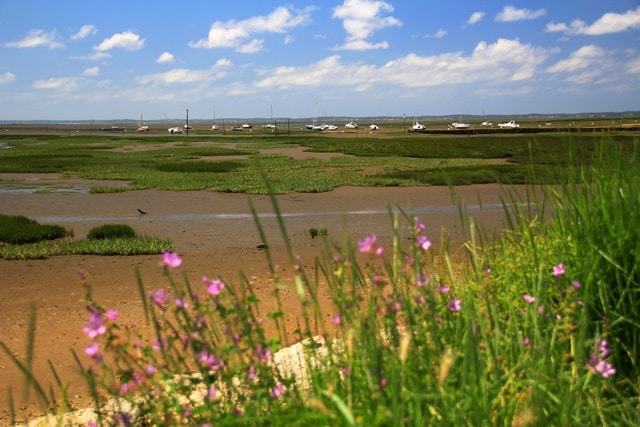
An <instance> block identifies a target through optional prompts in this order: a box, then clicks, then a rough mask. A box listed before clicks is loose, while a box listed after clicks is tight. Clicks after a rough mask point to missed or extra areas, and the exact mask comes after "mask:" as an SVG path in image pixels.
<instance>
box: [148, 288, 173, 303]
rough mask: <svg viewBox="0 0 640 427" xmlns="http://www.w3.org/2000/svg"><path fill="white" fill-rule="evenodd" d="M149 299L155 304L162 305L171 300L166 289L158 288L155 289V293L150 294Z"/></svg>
mask: <svg viewBox="0 0 640 427" xmlns="http://www.w3.org/2000/svg"><path fill="white" fill-rule="evenodd" d="M149 299H150V300H151V302H153V303H154V304H155V305H158V306H162V305H163V304H164V303H165V302H167V301H168V300H169V295H168V294H167V291H165V290H164V289H158V290H157V291H155V293H153V294H149Z"/></svg>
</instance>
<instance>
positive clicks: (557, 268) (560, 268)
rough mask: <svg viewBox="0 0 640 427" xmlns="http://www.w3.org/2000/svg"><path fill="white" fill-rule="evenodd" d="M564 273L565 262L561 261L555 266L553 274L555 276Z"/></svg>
mask: <svg viewBox="0 0 640 427" xmlns="http://www.w3.org/2000/svg"><path fill="white" fill-rule="evenodd" d="M564 273H565V271H564V264H562V263H560V264H558V265H554V266H553V273H551V274H553V275H554V276H562V275H563V274H564Z"/></svg>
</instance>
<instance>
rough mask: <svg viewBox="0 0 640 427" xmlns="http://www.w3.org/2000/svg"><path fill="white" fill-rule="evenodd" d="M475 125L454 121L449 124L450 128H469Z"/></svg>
mask: <svg viewBox="0 0 640 427" xmlns="http://www.w3.org/2000/svg"><path fill="white" fill-rule="evenodd" d="M471 126H473V125H472V124H471V123H462V122H453V123H451V124H450V125H449V129H469V128H470V127H471Z"/></svg>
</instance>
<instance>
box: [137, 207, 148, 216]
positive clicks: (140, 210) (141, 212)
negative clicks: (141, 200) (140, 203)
mask: <svg viewBox="0 0 640 427" xmlns="http://www.w3.org/2000/svg"><path fill="white" fill-rule="evenodd" d="M137 209H138V212H140V215H146V214H147V213H146V212H145V211H143V210H142V209H140V208H137Z"/></svg>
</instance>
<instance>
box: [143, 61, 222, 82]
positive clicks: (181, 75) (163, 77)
mask: <svg viewBox="0 0 640 427" xmlns="http://www.w3.org/2000/svg"><path fill="white" fill-rule="evenodd" d="M231 65H232V63H231V61H229V60H228V59H220V60H218V61H217V62H216V63H215V65H214V66H213V67H211V68H209V69H205V70H190V69H188V68H174V69H172V70H169V71H166V72H164V73H156V74H149V75H146V76H140V77H138V78H137V80H138V82H139V83H141V84H161V85H170V84H181V83H198V82H203V81H211V80H217V79H221V78H223V77H225V76H226V75H227V70H228V69H229V68H230V67H231Z"/></svg>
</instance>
